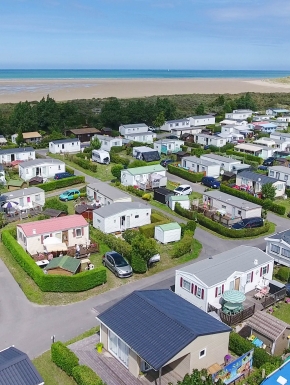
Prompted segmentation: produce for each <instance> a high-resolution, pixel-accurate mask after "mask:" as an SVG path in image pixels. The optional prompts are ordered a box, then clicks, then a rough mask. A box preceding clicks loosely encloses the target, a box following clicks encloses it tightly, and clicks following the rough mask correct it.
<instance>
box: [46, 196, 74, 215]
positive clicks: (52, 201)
mask: <svg viewBox="0 0 290 385" xmlns="http://www.w3.org/2000/svg"><path fill="white" fill-rule="evenodd" d="M43 208H44V210H45V209H55V210H60V211H64V212H65V213H66V214H68V206H67V204H65V203H63V202H61V201H60V200H59V199H58V198H56V197H53V198H48V199H46V202H45V205H44V207H43Z"/></svg>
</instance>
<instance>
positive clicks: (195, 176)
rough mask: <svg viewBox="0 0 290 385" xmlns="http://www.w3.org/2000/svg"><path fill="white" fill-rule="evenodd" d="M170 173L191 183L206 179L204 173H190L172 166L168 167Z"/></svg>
mask: <svg viewBox="0 0 290 385" xmlns="http://www.w3.org/2000/svg"><path fill="white" fill-rule="evenodd" d="M168 172H170V174H173V175H177V176H180V177H181V178H183V179H186V180H189V181H190V182H194V183H196V182H201V180H202V178H203V177H204V173H203V172H195V173H193V172H190V171H187V170H185V169H183V168H180V167H177V166H174V165H172V164H169V165H168Z"/></svg>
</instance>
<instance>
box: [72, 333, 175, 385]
mask: <svg viewBox="0 0 290 385" xmlns="http://www.w3.org/2000/svg"><path fill="white" fill-rule="evenodd" d="M99 341H100V336H99V334H94V335H93V336H91V337H88V338H85V339H83V340H81V341H77V342H75V343H73V344H72V345H69V346H68V347H69V348H70V349H71V350H72V351H73V352H74V353H75V354H76V355H77V356H78V358H79V360H80V364H81V365H87V366H89V367H90V368H91V369H92V370H94V371H95V372H96V373H97V374H98V376H99V377H101V379H102V380H103V381H104V382H105V383H106V384H107V385H157V384H158V379H157V378H158V373H155V372H154V371H149V372H148V373H146V375H145V376H142V377H140V378H139V379H138V378H136V377H134V376H133V374H131V373H130V372H129V370H128V369H127V368H126V367H125V366H124V365H123V364H121V362H120V361H118V360H117V359H116V358H115V357H114V356H113V355H111V354H110V353H109V352H108V351H107V350H105V349H103V353H101V354H100V353H97V350H96V344H97V343H98V342H99ZM167 368H168V367H165V368H163V369H162V378H161V385H168V383H169V382H172V384H173V385H176V384H177V381H181V380H182V378H181V377H180V376H179V375H178V374H177V373H175V372H174V371H173V370H172V369H170V368H169V370H167Z"/></svg>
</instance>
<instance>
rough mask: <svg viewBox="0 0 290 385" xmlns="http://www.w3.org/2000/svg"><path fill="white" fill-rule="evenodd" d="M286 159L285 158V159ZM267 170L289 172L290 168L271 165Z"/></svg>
mask: <svg viewBox="0 0 290 385" xmlns="http://www.w3.org/2000/svg"><path fill="white" fill-rule="evenodd" d="M286 160H287V159H286ZM268 170H269V171H271V170H273V171H278V172H284V173H285V174H290V168H289V167H285V166H271V167H269V168H268Z"/></svg>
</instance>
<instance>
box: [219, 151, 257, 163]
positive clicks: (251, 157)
mask: <svg viewBox="0 0 290 385" xmlns="http://www.w3.org/2000/svg"><path fill="white" fill-rule="evenodd" d="M226 154H227V155H235V156H240V157H242V158H244V159H245V160H251V161H253V162H258V163H259V164H262V163H263V159H262V158H260V157H259V156H254V155H251V154H246V153H245V152H239V151H234V150H227V151H226Z"/></svg>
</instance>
